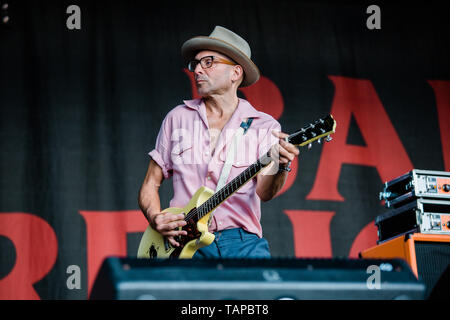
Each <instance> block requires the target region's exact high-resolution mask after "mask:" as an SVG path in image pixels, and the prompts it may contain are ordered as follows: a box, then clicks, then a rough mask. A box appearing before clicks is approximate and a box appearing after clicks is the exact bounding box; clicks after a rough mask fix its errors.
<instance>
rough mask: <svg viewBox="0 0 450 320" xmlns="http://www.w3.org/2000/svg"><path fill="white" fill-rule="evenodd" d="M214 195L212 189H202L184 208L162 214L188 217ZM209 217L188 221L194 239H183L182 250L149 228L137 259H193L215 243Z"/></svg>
mask: <svg viewBox="0 0 450 320" xmlns="http://www.w3.org/2000/svg"><path fill="white" fill-rule="evenodd" d="M213 194H214V191H212V190H211V189H208V188H206V187H201V188H200V189H198V190H197V192H196V193H195V194H194V195H193V196H192V198H191V200H190V201H189V203H188V204H187V205H186V206H185V207H184V208H167V209H165V210H163V211H162V212H170V213H173V214H179V213H184V214H185V216H187V215H188V213H189V212H192V210H195V209H196V208H198V207H200V205H201V204H203V203H204V202H205V201H206V200H208V199H209V198H211V196H212V195H213ZM209 216H210V213H208V214H206V215H205V216H203V217H202V218H201V219H199V220H198V221H195V218H193V219H192V221H187V222H188V224H187V225H186V229H187V230H188V233H190V237H191V238H194V239H192V240H189V238H188V239H181V243H184V244H183V247H182V248H181V249H179V248H176V247H172V246H171V245H170V243H169V242H168V241H167V240H166V239H165V238H164V237H163V236H162V235H161V234H160V233H159V232H158V231H155V230H153V228H152V227H150V226H148V227H147V229H146V230H145V232H144V235H143V236H142V240H141V242H140V244H139V249H138V254H137V257H138V258H151V259H155V258H161V259H166V258H179V259H186V258H188V259H189V258H192V256H193V255H194V254H195V252H196V251H197V250H198V249H200V248H202V247H204V246H208V245H210V244H211V243H212V242H213V241H214V235H213V234H212V233H210V232H208V219H209ZM197 236H198V237H197ZM183 238H184V237H183ZM183 240H184V241H183ZM186 240H188V241H186Z"/></svg>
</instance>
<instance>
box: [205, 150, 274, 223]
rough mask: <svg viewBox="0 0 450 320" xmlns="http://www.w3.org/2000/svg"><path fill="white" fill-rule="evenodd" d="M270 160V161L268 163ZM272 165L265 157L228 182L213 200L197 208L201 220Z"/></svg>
mask: <svg viewBox="0 0 450 320" xmlns="http://www.w3.org/2000/svg"><path fill="white" fill-rule="evenodd" d="M268 160H269V161H268ZM269 163H270V159H268V157H267V156H263V157H261V158H260V159H258V160H257V161H256V162H255V163H253V164H252V165H250V166H249V167H248V168H247V169H245V170H244V171H243V172H242V173H241V174H239V175H238V176H237V177H235V178H234V179H233V180H231V181H230V182H228V183H227V184H226V185H225V186H223V187H222V189H220V190H218V191H217V192H216V193H214V194H213V195H212V196H211V198H209V199H208V200H206V201H205V202H204V203H203V204H202V205H200V206H199V207H198V208H197V217H198V219H201V218H202V217H204V216H205V215H206V214H208V213H209V212H211V211H212V210H214V209H215V208H217V207H218V206H219V205H220V204H222V202H224V201H225V200H226V199H228V198H229V197H230V196H231V195H232V194H233V193H235V192H236V191H237V190H238V189H239V188H241V187H242V186H243V185H244V184H246V183H247V182H248V181H250V180H251V179H252V178H253V177H254V176H256V175H257V174H258V172H259V171H261V169H262V168H264V167H265V166H267V165H268V164H269Z"/></svg>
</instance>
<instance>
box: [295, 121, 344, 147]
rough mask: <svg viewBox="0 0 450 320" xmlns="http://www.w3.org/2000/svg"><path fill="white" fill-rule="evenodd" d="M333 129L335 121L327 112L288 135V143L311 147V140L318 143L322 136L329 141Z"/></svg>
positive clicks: (334, 128)
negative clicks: (322, 116) (325, 114)
mask: <svg viewBox="0 0 450 320" xmlns="http://www.w3.org/2000/svg"><path fill="white" fill-rule="evenodd" d="M335 130H336V121H335V120H334V118H333V116H332V115H331V114H329V115H327V116H326V117H324V118H321V119H319V120H317V121H315V122H314V123H311V124H309V125H308V126H306V127H303V128H301V129H300V130H298V131H296V132H294V133H293V134H291V135H289V137H288V138H287V140H288V142H289V143H292V144H294V145H296V146H299V147H304V146H305V145H308V146H309V147H311V143H312V142H314V141H317V142H318V143H321V141H322V138H324V137H325V141H327V142H328V141H330V140H331V136H330V135H331V134H332V133H334V132H335Z"/></svg>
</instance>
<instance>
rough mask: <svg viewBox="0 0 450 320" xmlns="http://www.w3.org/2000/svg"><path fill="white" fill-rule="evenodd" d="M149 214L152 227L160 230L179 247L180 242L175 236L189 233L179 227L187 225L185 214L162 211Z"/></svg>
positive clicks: (173, 244) (171, 242)
mask: <svg viewBox="0 0 450 320" xmlns="http://www.w3.org/2000/svg"><path fill="white" fill-rule="evenodd" d="M149 216H150V225H151V227H152V228H153V229H154V230H155V231H158V232H159V233H160V234H161V235H162V236H164V237H166V238H167V240H169V242H170V244H171V245H172V246H174V247H179V246H180V243H178V242H177V241H176V240H175V237H177V236H182V235H183V236H185V235H187V232H186V231H185V230H179V229H178V228H180V227H183V226H185V225H186V221H184V214H182V213H180V214H173V213H169V212H160V213H157V214H150V215H149Z"/></svg>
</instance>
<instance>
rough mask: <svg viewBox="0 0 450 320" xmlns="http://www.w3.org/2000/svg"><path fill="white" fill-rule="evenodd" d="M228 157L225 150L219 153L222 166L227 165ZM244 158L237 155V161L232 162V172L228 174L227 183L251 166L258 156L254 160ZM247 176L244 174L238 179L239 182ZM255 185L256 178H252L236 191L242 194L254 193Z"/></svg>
mask: <svg viewBox="0 0 450 320" xmlns="http://www.w3.org/2000/svg"><path fill="white" fill-rule="evenodd" d="M226 157H227V155H226V152H224V151H222V152H221V153H220V154H219V160H220V164H221V166H222V168H223V166H224V165H225V161H226ZM243 158H244V157H239V156H236V157H235V161H234V162H233V163H232V165H231V168H230V174H229V176H228V179H227V183H230V181H232V180H233V179H235V178H236V177H238V176H239V175H240V174H241V173H243V172H244V171H245V170H246V169H247V168H248V167H250V166H251V165H252V164H253V163H254V162H255V161H256V158H255V159H254V160H253V159H243ZM246 177H248V176H243V177H242V178H241V179H239V180H238V183H242V182H244V181H245V178H246ZM255 187H256V179H250V180H249V181H248V182H247V183H245V185H243V186H242V187H240V188H239V189H238V190H237V191H236V193H240V194H246V193H252V192H253V190H254V188H255Z"/></svg>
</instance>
